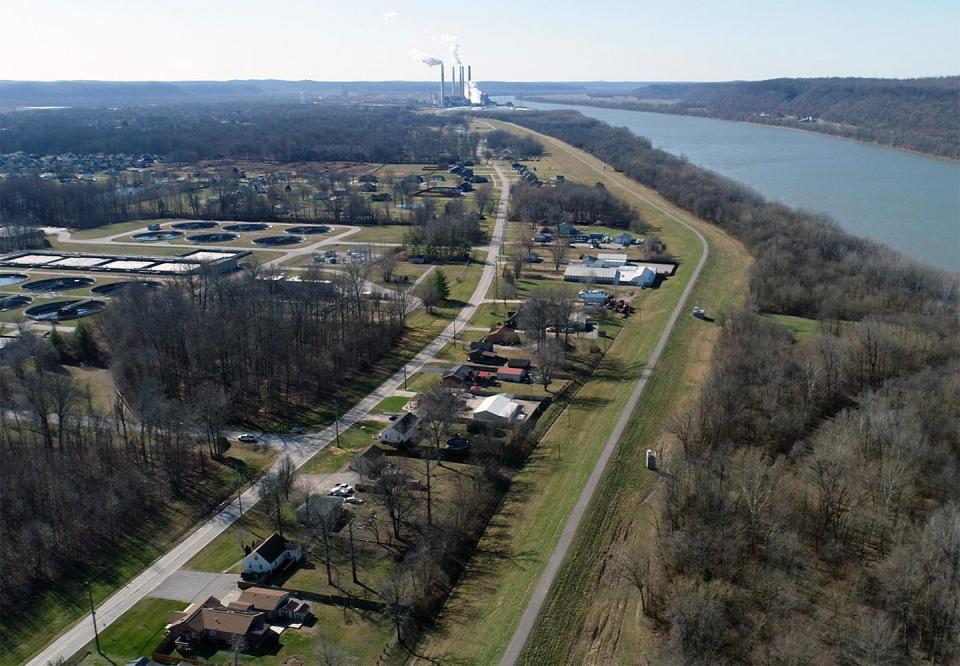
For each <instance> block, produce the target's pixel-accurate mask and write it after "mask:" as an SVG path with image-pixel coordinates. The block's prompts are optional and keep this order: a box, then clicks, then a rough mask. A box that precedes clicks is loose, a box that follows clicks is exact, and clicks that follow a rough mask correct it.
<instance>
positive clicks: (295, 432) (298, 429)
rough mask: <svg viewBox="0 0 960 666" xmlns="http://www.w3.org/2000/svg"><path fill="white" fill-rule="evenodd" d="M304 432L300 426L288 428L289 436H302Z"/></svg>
mask: <svg viewBox="0 0 960 666" xmlns="http://www.w3.org/2000/svg"><path fill="white" fill-rule="evenodd" d="M304 432H306V431H305V430H304V429H303V428H302V427H300V426H293V427H292V428H290V434H291V435H302V434H303V433H304Z"/></svg>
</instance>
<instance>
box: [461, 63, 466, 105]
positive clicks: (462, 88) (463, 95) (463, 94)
mask: <svg viewBox="0 0 960 666" xmlns="http://www.w3.org/2000/svg"><path fill="white" fill-rule="evenodd" d="M466 96H467V88H466V86H464V85H463V65H460V97H466Z"/></svg>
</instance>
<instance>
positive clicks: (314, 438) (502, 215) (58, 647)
mask: <svg viewBox="0 0 960 666" xmlns="http://www.w3.org/2000/svg"><path fill="white" fill-rule="evenodd" d="M494 169H495V171H496V173H497V177H498V178H499V180H500V183H501V186H502V189H501V192H500V203H499V207H498V209H497V219H496V224H495V226H494V231H493V236H492V238H491V242H490V246H489V249H488V252H487V257H486V264H485V266H484V269H483V273H482V275H481V277H480V282H479V284H478V285H477V288H476V289H475V290H474V293H473V296H472V297H471V298H470V301H469V303H468V304H467V305H466V306H465V307H464V308H463V309H462V310H461V311H460V313H459V314H458V315H457V317H456V318H455V319H454V321H452V322H451V323H450V324H449V325H448V326H447V327H446V328H445V329H444V330H443V332H442V333H441V334H440V335H439V336H437V337H436V338H435V339H434V340H433V341H431V342H430V343H429V344H428V345H427V346H426V347H425V348H424V349H423V350H422V351H421V352H420V353H419V354H417V355H416V356H415V357H414V358H413V359H412V360H411V361H410V362H409V363H407V365H406V367H405V368H403V369H401V370H400V371H398V372H397V373H395V374H394V375H393V376H392V377H390V378H389V379H388V380H387V381H385V382H384V383H383V384H382V385H381V386H380V387H378V388H377V389H376V390H375V391H373V392H372V393H370V394H369V395H367V396H366V397H365V398H364V399H363V400H361V401H360V402H359V403H357V404H356V405H354V406H353V408H352V409H350V410H349V411H348V412H347V413H346V414H344V415H343V416H342V417H341V418H340V421H339V427H340V429H341V430H346V429H347V428H349V427H350V426H352V425H353V424H354V423H356V422H358V421H361V420H363V419H365V418H366V417H367V416H368V415H369V414H370V412H371V411H372V410H373V409H374V408H375V407H376V406H377V405H378V404H379V403H380V402H381V401H382V400H383V399H384V398H386V397H388V396H390V395H391V394H392V393H393V392H394V391H395V390H396V389H398V388H400V386H401V385H402V384H403V380H404V377H405V376H409V375H413V374H414V373H416V372H417V371H419V370H420V369H421V368H423V366H424V365H425V364H427V363H428V362H430V361H432V360H434V358H435V357H436V355H437V354H438V353H439V352H440V350H441V349H442V348H443V347H444V346H445V345H446V344H447V343H448V342H450V341H452V340H453V334H454V331H459V330H462V329H463V327H464V326H466V325H467V324H468V323H469V321H470V319H471V318H472V317H473V315H474V314H475V312H476V310H477V308H478V306H479V305H480V304H481V303H482V301H483V299H484V298H485V297H486V294H487V292H488V290H489V288H490V285H491V284H492V283H493V279H494V275H495V273H496V270H497V267H496V265H497V262H496V259H497V255H498V252H499V249H500V246H501V243H502V240H503V236H504V233H505V229H506V220H507V210H508V206H509V196H510V186H509V181H508V180H507V174H506V173H505V172H504V171H503V169H501V168H500V166H499V165H494ZM342 235H346V234H342ZM339 237H340V236H337V237H334V238H331V239H328V242H330V241H333V240H334V239H336V238H339ZM320 244H322V243H317V244H315V245H313V246H310V247H315V246H316V245H320ZM335 436H336V428H335V427H334V425H333V424H331V425H330V426H329V427H327V428H326V429H324V430H322V431H320V432H315V433H309V434H305V435H301V436H297V437H286V436H281V435H266V436H264V442H265V443H268V444H270V445H273V446H278V447H279V448H282V450H283V451H284V452H285V453H287V454H289V455H290V457H291V458H292V460H293V462H294V464H295V465H296V466H297V467H298V468H299V467H301V466H303V465H304V464H305V463H306V462H307V461H308V460H309V459H310V458H311V457H313V456H314V455H315V454H317V453H318V452H320V451H322V450H323V449H324V448H325V447H326V446H327V445H329V444H330V442H331V441H333V440H334V438H335ZM259 499H260V489H259V487H258V486H253V487H251V488H249V489H248V490H247V491H246V492H244V493H243V495H242V497H241V501H237V500H234V501H233V502H231V503H230V504H228V505H226V506H224V507H223V508H222V509H220V511H218V512H217V514H216V515H214V516H213V517H212V518H211V519H210V520H208V521H207V522H206V523H204V524H203V525H201V526H200V527H198V528H197V529H196V530H195V531H194V532H192V533H191V534H190V535H189V536H188V537H186V538H185V539H184V540H183V541H182V542H180V543H179V544H178V545H177V546H175V547H174V548H173V549H172V550H170V552H168V553H167V554H166V555H163V556H162V557H160V558H159V559H157V560H156V561H155V562H154V563H153V564H152V565H150V567H148V568H147V569H146V570H145V571H143V572H142V573H141V574H140V575H138V576H137V577H136V578H134V579H133V580H132V581H130V582H129V583H128V584H127V585H125V586H124V587H123V588H121V589H120V590H118V591H117V592H116V593H114V594H113V595H112V596H111V597H109V598H108V599H106V600H105V601H104V602H103V603H101V604H100V606H99V607H98V608H97V609H96V616H97V627H98V628H99V629H100V630H101V631H102V630H103V628H104V627H106V626H108V625H110V624H111V623H112V622H114V621H115V620H116V619H117V618H119V617H120V616H121V615H122V614H123V613H125V612H126V611H127V610H129V609H130V608H131V607H132V606H133V605H134V604H136V603H137V602H138V601H140V600H141V599H143V598H144V597H146V596H149V594H150V593H151V592H152V591H153V590H155V589H156V588H157V587H158V586H159V585H161V584H163V583H164V582H165V581H167V580H168V579H169V578H170V577H171V576H173V575H174V574H175V573H176V572H177V571H178V570H179V569H180V568H181V567H182V566H183V565H184V564H185V563H186V562H187V561H189V560H190V559H191V558H192V557H193V556H194V555H196V554H197V553H198V552H200V551H201V550H202V549H203V548H204V547H205V546H206V545H207V544H209V543H210V542H211V541H213V540H214V539H215V538H216V537H217V536H218V535H219V534H221V533H222V532H223V531H224V530H226V529H227V527H229V526H230V525H231V524H232V523H233V522H234V521H236V520H237V519H238V517H239V515H240V504H241V503H242V506H243V507H244V509H249V508H250V507H252V506H253V505H254V504H256V503H257V501H258V500H259ZM92 640H93V625H92V623H91V621H90V618H89V617H86V618H84V619H83V620H81V621H80V622H78V623H77V624H75V625H74V626H73V627H72V628H71V629H69V630H68V631H67V632H65V633H64V634H62V635H61V636H59V637H58V638H57V639H56V640H55V641H53V642H52V643H51V644H50V645H48V646H47V647H46V648H45V649H44V650H43V651H42V652H40V653H38V654H37V655H36V656H35V657H34V658H33V659H32V660H30V661H29V662H28V665H29V666H45V665H46V664H47V663H48V662H51V661H54V660H56V659H58V658H63V659H67V658H69V657H70V656H72V655H73V654H74V653H76V652H77V651H79V650H81V649H82V648H83V647H84V646H85V645H86V644H87V643H89V642H90V641H92Z"/></svg>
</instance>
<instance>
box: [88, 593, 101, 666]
mask: <svg viewBox="0 0 960 666" xmlns="http://www.w3.org/2000/svg"><path fill="white" fill-rule="evenodd" d="M87 599H89V600H90V618H91V619H92V620H93V638H94V640H95V641H96V642H97V654H103V652H102V651H101V650H100V632H99V631H97V611H96V609H95V608H94V607H93V588H92V587H90V581H87Z"/></svg>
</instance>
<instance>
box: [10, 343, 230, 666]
mask: <svg viewBox="0 0 960 666" xmlns="http://www.w3.org/2000/svg"><path fill="white" fill-rule="evenodd" d="M78 330H79V329H78ZM70 337H76V336H62V338H61V337H60V336H57V335H51V337H50V339H49V340H44V339H42V338H40V337H39V336H36V335H34V334H32V333H29V332H23V333H21V335H20V336H18V338H17V339H16V340H15V341H13V342H11V343H10V344H8V345H6V346H5V347H4V348H3V350H2V353H0V407H2V408H0V451H2V453H3V473H2V477H3V494H2V500H0V525H2V526H3V538H2V539H0V610H2V612H3V613H4V617H5V618H6V620H5V623H4V624H5V627H4V634H5V635H6V632H7V631H9V632H11V633H10V634H9V635H13V633H14V632H16V631H17V627H18V626H19V623H20V622H21V621H23V622H25V623H26V624H27V625H30V624H31V620H32V618H31V617H30V612H31V610H32V609H33V608H34V606H33V605H32V604H33V603H34V600H35V599H36V597H35V596H34V595H36V594H38V593H40V592H42V591H45V590H48V589H56V590H57V591H58V597H60V598H64V599H73V598H76V599H79V598H83V597H82V596H81V595H82V594H83V593H84V591H83V590H82V588H81V587H80V586H81V582H82V580H83V578H82V577H80V576H79V575H78V571H80V572H83V575H84V576H90V577H91V580H93V581H97V580H98V579H99V578H100V577H101V576H102V575H106V576H110V575H112V574H111V573H110V566H111V563H112V562H115V561H118V560H119V559H122V558H119V557H118V556H117V553H118V551H119V550H122V549H124V548H130V547H134V548H141V547H142V544H140V543H136V544H132V543H131V540H132V539H133V538H135V537H137V536H153V535H138V534H137V533H136V530H133V529H131V526H136V525H145V524H149V521H150V520H151V519H152V518H153V517H154V516H156V515H157V513H158V512H159V511H160V510H161V509H162V508H163V507H164V506H166V505H167V504H168V503H169V502H171V501H174V500H180V501H183V502H185V503H186V505H187V506H189V507H190V508H192V509H193V510H195V511H197V512H198V514H199V513H202V512H204V511H206V510H208V509H210V508H212V507H213V506H215V505H216V504H217V503H219V502H220V501H222V500H223V497H224V495H225V494H227V493H228V492H229V487H227V488H226V489H224V488H220V489H219V492H217V491H216V489H215V488H214V487H213V486H210V485H207V484H206V483H205V481H206V480H207V479H208V478H209V476H210V473H211V472H212V471H213V468H212V467H211V463H210V460H211V458H212V457H213V456H215V455H217V449H216V447H217V442H216V441H215V440H214V439H209V440H207V441H204V437H202V436H199V435H198V434H197V433H198V429H201V428H202V427H203V424H207V425H208V426H209V425H210V418H211V415H210V414H209V413H206V412H204V411H203V408H202V405H201V404H188V405H182V404H179V403H177V404H174V403H172V402H170V401H167V400H165V399H163V397H162V396H160V395H158V394H154V395H153V396H152V398H151V402H150V410H149V417H148V418H145V419H142V420H138V421H137V422H136V424H134V422H133V421H129V422H125V421H124V417H123V411H122V410H120V411H114V412H113V413H112V414H110V415H109V419H108V418H106V417H105V415H104V414H103V413H102V412H101V411H100V408H97V407H95V406H94V403H93V402H92V400H91V396H90V393H89V391H88V388H87V386H86V385H84V384H82V383H81V382H79V381H78V380H76V379H74V378H72V377H71V375H70V374H69V373H68V372H67V370H66V369H65V368H64V367H63V366H62V365H61V364H60V360H59V356H60V355H61V352H63V351H64V350H65V349H66V346H67V345H66V343H67V340H64V339H65V338H70ZM58 341H59V343H58ZM87 342H88V343H89V340H88V341H87ZM84 344H86V343H84ZM81 346H84V345H81ZM58 348H59V349H60V351H58ZM204 404H205V403H204ZM203 432H209V431H208V430H207V429H206V428H203ZM211 491H213V492H211ZM33 630H36V628H35V627H34V628H33ZM18 661H19V660H18Z"/></svg>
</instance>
